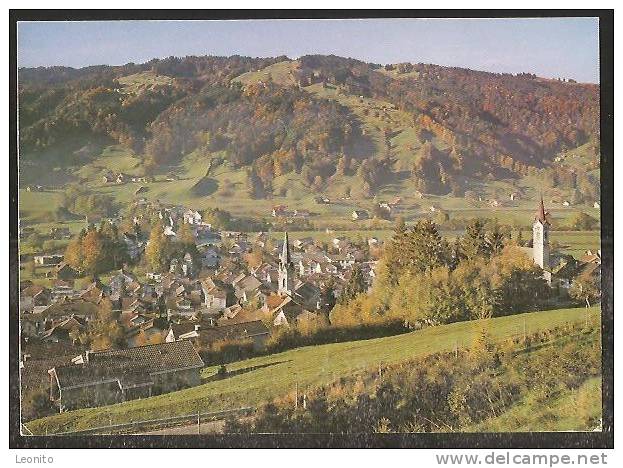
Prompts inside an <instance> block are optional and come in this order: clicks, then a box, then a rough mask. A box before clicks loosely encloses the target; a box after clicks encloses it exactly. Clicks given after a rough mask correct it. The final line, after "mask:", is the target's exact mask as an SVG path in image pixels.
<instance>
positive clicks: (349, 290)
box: [338, 264, 367, 304]
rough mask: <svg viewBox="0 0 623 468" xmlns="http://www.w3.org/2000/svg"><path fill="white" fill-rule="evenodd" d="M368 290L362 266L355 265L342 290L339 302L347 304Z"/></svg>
mask: <svg viewBox="0 0 623 468" xmlns="http://www.w3.org/2000/svg"><path fill="white" fill-rule="evenodd" d="M366 289H367V287H366V280H365V278H364V276H363V271H362V270H361V266H360V265H359V264H355V266H353V271H352V272H351V275H350V278H349V280H348V282H347V283H346V285H344V289H343V290H342V294H341V295H340V298H339V300H338V302H339V303H340V304H346V303H348V302H350V301H351V300H352V299H354V298H355V297H356V296H357V295H359V294H361V293H363V292H365V291H366Z"/></svg>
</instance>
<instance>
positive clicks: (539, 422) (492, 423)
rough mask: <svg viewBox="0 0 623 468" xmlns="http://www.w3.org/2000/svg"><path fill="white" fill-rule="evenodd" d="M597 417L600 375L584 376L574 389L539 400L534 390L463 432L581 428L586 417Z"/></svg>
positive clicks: (575, 429)
mask: <svg viewBox="0 0 623 468" xmlns="http://www.w3.org/2000/svg"><path fill="white" fill-rule="evenodd" d="M600 418H601V378H599V377H592V378H590V379H588V380H586V381H585V382H584V383H583V384H582V386H581V387H580V388H578V389H577V390H566V391H565V392H563V393H562V394H561V395H559V396H557V397H555V398H552V399H551V400H549V399H548V400H546V401H545V402H539V401H538V400H537V399H536V398H535V397H534V392H529V393H528V394H527V395H526V396H525V397H524V398H523V399H522V400H521V401H519V402H518V403H516V404H515V405H513V406H512V407H511V408H510V409H509V410H507V411H505V412H504V413H502V414H501V415H499V416H498V417H495V418H490V419H485V420H484V421H482V422H480V423H478V424H475V425H474V426H472V427H470V428H468V430H467V431H466V432H507V431H513V432H524V431H534V428H535V427H538V428H539V430H540V431H585V430H586V428H587V421H588V420H591V421H595V420H598V419H600Z"/></svg>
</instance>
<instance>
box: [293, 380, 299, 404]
mask: <svg viewBox="0 0 623 468" xmlns="http://www.w3.org/2000/svg"><path fill="white" fill-rule="evenodd" d="M298 407H299V383H298V381H297V382H296V387H295V391H294V409H298Z"/></svg>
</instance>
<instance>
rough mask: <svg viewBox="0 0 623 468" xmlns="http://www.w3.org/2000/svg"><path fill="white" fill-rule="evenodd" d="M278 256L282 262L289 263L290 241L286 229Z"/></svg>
mask: <svg viewBox="0 0 623 468" xmlns="http://www.w3.org/2000/svg"><path fill="white" fill-rule="evenodd" d="M279 258H280V259H281V263H282V264H284V263H285V264H286V265H289V264H290V263H291V258H290V242H289V241H288V231H286V233H285V235H284V237H283V247H282V249H281V256H280V257H279Z"/></svg>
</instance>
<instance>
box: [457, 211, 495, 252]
mask: <svg viewBox="0 0 623 468" xmlns="http://www.w3.org/2000/svg"><path fill="white" fill-rule="evenodd" d="M462 245H463V252H464V253H465V256H466V257H467V258H469V259H473V258H476V257H487V256H489V254H490V252H491V250H490V247H489V243H488V242H487V238H486V234H485V229H484V224H483V223H482V221H480V220H479V219H474V220H473V221H472V222H470V223H469V224H468V225H467V228H466V229H465V235H464V236H463V239H462Z"/></svg>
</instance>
